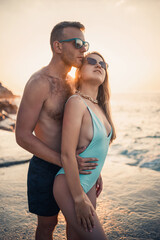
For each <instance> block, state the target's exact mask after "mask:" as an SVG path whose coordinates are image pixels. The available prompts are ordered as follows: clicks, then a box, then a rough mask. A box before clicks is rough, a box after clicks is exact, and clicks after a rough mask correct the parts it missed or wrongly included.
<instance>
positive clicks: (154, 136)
mask: <svg viewBox="0 0 160 240" xmlns="http://www.w3.org/2000/svg"><path fill="white" fill-rule="evenodd" d="M145 138H160V135H157V134H155V135H152V136H150V135H148V136H145V137H137V138H136V139H145Z"/></svg>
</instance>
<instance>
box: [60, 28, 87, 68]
mask: <svg viewBox="0 0 160 240" xmlns="http://www.w3.org/2000/svg"><path fill="white" fill-rule="evenodd" d="M71 38H80V39H81V40H83V41H84V40H85V39H84V35H83V32H82V31H81V30H79V29H77V28H75V27H67V28H64V29H63V39H62V40H66V39H71ZM61 44H62V54H61V58H62V60H63V61H64V62H65V64H67V65H69V66H74V67H80V66H81V64H82V58H83V57H84V52H86V49H85V47H84V46H82V47H81V48H79V49H77V48H75V44H74V41H70V42H62V43H61Z"/></svg>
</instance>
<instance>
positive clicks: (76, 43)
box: [59, 38, 89, 51]
mask: <svg viewBox="0 0 160 240" xmlns="http://www.w3.org/2000/svg"><path fill="white" fill-rule="evenodd" d="M71 41H73V42H74V46H75V48H77V49H79V48H81V47H83V46H84V47H85V50H86V51H88V49H89V43H88V42H85V41H83V40H82V39H80V38H70V39H66V40H61V41H59V42H60V43H62V42H71Z"/></svg>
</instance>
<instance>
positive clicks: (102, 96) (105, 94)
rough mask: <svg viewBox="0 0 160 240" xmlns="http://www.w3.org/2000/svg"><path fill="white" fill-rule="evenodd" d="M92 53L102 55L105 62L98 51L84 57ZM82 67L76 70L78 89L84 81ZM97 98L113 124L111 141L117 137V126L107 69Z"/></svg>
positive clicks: (76, 85)
mask: <svg viewBox="0 0 160 240" xmlns="http://www.w3.org/2000/svg"><path fill="white" fill-rule="evenodd" d="M90 54H96V55H98V56H100V57H101V58H102V59H103V61H104V62H105V60H104V58H103V57H102V55H101V54H100V53H98V52H90V53H87V54H86V55H85V57H84V60H85V59H86V58H87V56H88V55H90ZM83 63H84V61H83V62H82V66H83ZM82 66H81V67H82ZM81 67H80V68H78V69H77V70H76V74H75V88H76V90H78V89H79V87H80V85H81V81H82V79H80V78H79V76H80V71H81ZM97 100H98V105H99V106H100V107H101V109H102V110H103V112H104V114H105V116H106V118H107V120H108V121H109V123H110V125H111V126H112V130H113V131H112V137H111V141H110V143H111V142H112V141H113V140H114V139H115V138H116V131H115V127H114V124H113V121H112V117H111V107H110V88H109V81H108V72H107V70H106V76H105V79H104V82H103V83H102V84H101V85H100V86H99V89H98V96H97Z"/></svg>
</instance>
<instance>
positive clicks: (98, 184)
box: [96, 174, 103, 198]
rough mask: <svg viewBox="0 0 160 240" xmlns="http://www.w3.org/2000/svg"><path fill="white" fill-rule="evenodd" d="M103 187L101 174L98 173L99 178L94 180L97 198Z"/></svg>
mask: <svg viewBox="0 0 160 240" xmlns="http://www.w3.org/2000/svg"><path fill="white" fill-rule="evenodd" d="M102 189H103V181H102V176H101V174H100V175H99V178H98V180H97V182H96V197H97V198H98V197H99V195H100V193H101V192H102Z"/></svg>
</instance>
